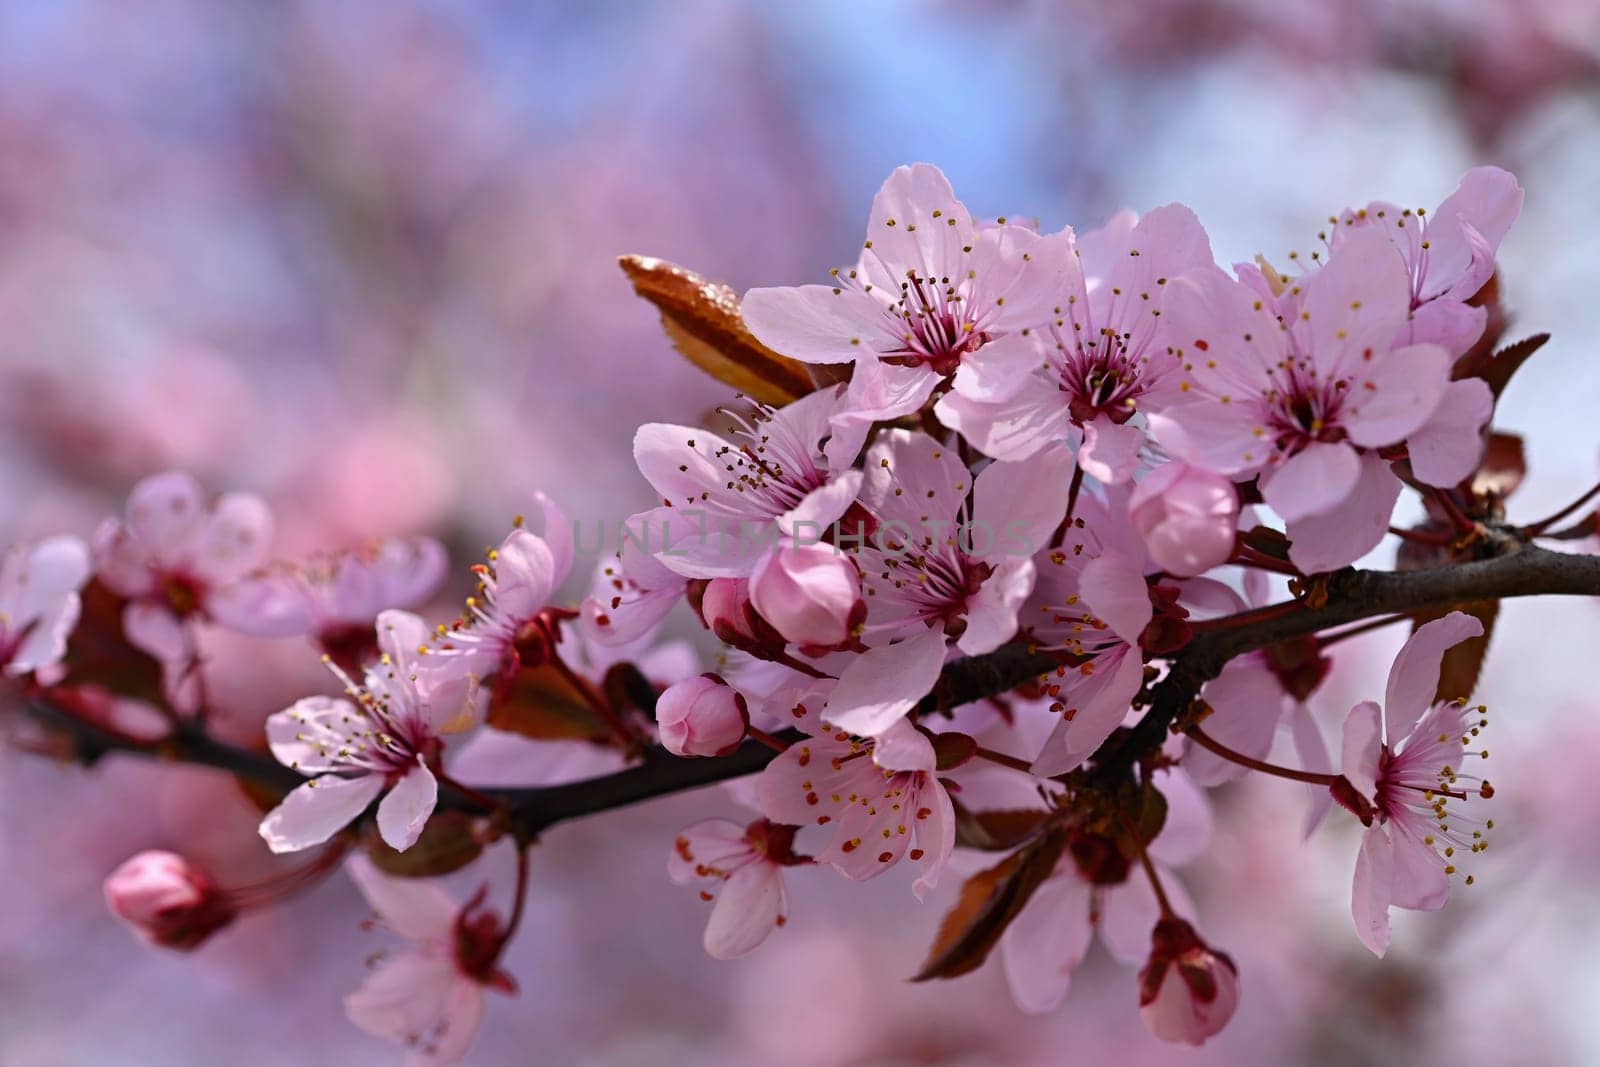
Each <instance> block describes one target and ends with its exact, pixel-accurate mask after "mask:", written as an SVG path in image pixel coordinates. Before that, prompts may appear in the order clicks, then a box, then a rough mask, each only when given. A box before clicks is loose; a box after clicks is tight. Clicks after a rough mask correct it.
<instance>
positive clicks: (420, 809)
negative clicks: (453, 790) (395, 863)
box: [378, 756, 439, 852]
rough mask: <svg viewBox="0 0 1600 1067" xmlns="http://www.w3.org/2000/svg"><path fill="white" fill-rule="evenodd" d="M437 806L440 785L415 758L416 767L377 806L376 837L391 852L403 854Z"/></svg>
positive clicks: (420, 760) (412, 843)
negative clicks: (383, 842) (378, 837)
mask: <svg viewBox="0 0 1600 1067" xmlns="http://www.w3.org/2000/svg"><path fill="white" fill-rule="evenodd" d="M438 802H439V783H438V782H437V781H436V780H435V779H434V777H433V772H432V771H430V770H428V768H427V766H426V765H425V764H424V763H423V762H422V757H421V756H418V757H417V765H416V766H415V767H413V768H412V769H411V770H409V771H407V772H406V773H405V774H404V775H403V776H402V777H401V778H400V780H399V781H398V782H396V783H395V784H394V788H393V789H390V790H389V795H388V796H386V797H384V798H383V802H382V803H380V804H379V805H378V834H379V835H380V836H381V837H382V838H383V839H384V841H386V842H387V843H388V845H389V847H390V848H392V849H394V850H395V851H396V852H404V851H405V850H406V849H408V848H410V847H411V846H412V845H414V844H416V843H417V838H418V837H420V836H422V828H423V827H424V826H426V825H427V824H428V816H430V815H432V814H433V808H434V805H435V804H437V803H438Z"/></svg>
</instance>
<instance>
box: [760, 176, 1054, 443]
mask: <svg viewBox="0 0 1600 1067" xmlns="http://www.w3.org/2000/svg"><path fill="white" fill-rule="evenodd" d="M1069 241H1070V237H1069V235H1067V234H1056V235H1054V236H1052V237H1040V236H1039V235H1038V234H1036V233H1034V232H1033V231H1032V230H1029V229H1026V228H1024V227H1021V226H1015V225H1009V224H1002V225H997V226H978V225H977V224H975V223H974V222H973V219H972V216H971V214H970V213H969V212H968V211H967V209H966V206H965V205H963V204H962V203H961V201H959V200H957V199H956V196H955V191H954V190H952V189H951V187H950V183H949V181H947V180H946V179H945V176H944V175H943V174H942V173H941V172H940V171H939V169H938V168H937V167H933V166H929V165H928V164H925V163H919V164H916V165H914V166H909V167H900V168H897V169H896V170H895V171H894V173H893V174H891V175H889V178H888V180H886V181H885V182H884V183H883V188H881V189H880V190H878V195H877V196H876V197H875V198H874V199H873V201H872V211H871V215H870V216H869V218H868V220H867V238H866V242H865V244H864V247H863V249H862V253H861V258H860V259H859V261H858V262H857V264H856V266H855V267H853V268H849V269H840V270H836V271H834V272H833V284H831V285H802V286H798V287H782V288H773V289H752V290H750V291H749V292H748V293H746V294H745V297H744V303H743V305H742V311H743V314H744V319H745V322H746V323H747V324H748V325H749V327H750V330H751V332H752V333H754V334H755V335H756V337H757V338H759V339H760V340H761V341H762V342H763V343H764V344H766V345H768V346H770V347H772V348H774V349H776V350H777V351H779V352H782V353H784V354H785V355H789V356H793V357H794V358H796V359H800V360H804V361H806V362H808V363H849V362H854V363H855V365H856V369H855V374H854V375H853V376H852V379H851V384H850V393H851V396H852V398H853V400H852V404H851V409H852V410H854V409H864V408H867V409H872V410H871V417H872V418H874V419H889V418H894V417H896V416H899V415H904V414H907V413H909V412H912V411H915V410H917V409H918V408H920V407H921V406H922V404H923V403H924V402H925V401H926V400H927V399H928V397H929V395H930V394H931V393H932V391H933V390H934V388H935V387H937V386H938V385H939V384H940V383H941V382H942V381H943V380H944V378H946V377H947V376H948V375H950V374H951V372H953V371H955V370H956V369H957V368H958V367H959V366H960V365H961V364H962V363H963V362H964V360H965V359H967V358H968V357H969V356H970V355H971V354H972V353H973V352H976V351H978V350H980V349H981V348H983V347H984V346H985V345H986V344H989V343H990V342H992V341H994V340H996V339H997V338H999V337H1002V336H1004V335H1007V334H1013V333H1017V332H1018V331H1021V330H1024V329H1027V328H1029V327H1033V326H1039V325H1042V324H1043V323H1045V322H1047V321H1049V320H1050V319H1051V318H1052V317H1054V315H1055V314H1056V312H1055V309H1056V306H1057V305H1059V304H1060V303H1061V301H1062V299H1063V297H1062V293H1063V286H1064V284H1065V276H1066V272H1067V270H1068V263H1069V261H1070V257H1071V251H1070V246H1069Z"/></svg>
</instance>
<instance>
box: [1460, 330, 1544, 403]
mask: <svg viewBox="0 0 1600 1067" xmlns="http://www.w3.org/2000/svg"><path fill="white" fill-rule="evenodd" d="M1549 340H1550V335H1549V334H1547V333H1536V334H1534V335H1533V336H1532V337H1524V338H1523V339H1522V340H1520V341H1513V342H1512V343H1511V344H1509V345H1506V346H1505V347H1504V348H1502V349H1500V350H1499V351H1498V352H1496V353H1494V355H1492V356H1487V357H1484V358H1481V359H1477V358H1473V354H1471V353H1469V354H1468V355H1467V356H1466V357H1464V358H1463V359H1462V360H1461V361H1460V362H1458V363H1457V364H1456V369H1455V377H1457V378H1482V379H1483V380H1484V381H1486V382H1488V383H1489V389H1490V391H1491V392H1493V393H1494V395H1495V398H1496V399H1499V397H1500V394H1501V393H1504V392H1505V390H1506V384H1507V383H1508V382H1510V381H1511V376H1512V375H1513V374H1515V373H1517V370H1518V368H1520V367H1521V366H1522V365H1523V364H1524V363H1526V362H1528V358H1529V357H1530V356H1532V355H1533V354H1534V353H1535V352H1537V351H1539V349H1541V348H1543V347H1544V346H1545V342H1546V341H1549Z"/></svg>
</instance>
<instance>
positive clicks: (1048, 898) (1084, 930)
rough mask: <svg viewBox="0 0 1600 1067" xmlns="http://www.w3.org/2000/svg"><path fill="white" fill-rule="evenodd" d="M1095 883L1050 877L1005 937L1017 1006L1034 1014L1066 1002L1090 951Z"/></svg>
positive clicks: (1005, 962)
mask: <svg viewBox="0 0 1600 1067" xmlns="http://www.w3.org/2000/svg"><path fill="white" fill-rule="evenodd" d="M1091 893H1092V890H1091V888H1090V886H1089V883H1087V882H1085V881H1083V880H1082V879H1080V878H1078V877H1076V875H1075V874H1074V873H1071V872H1067V873H1062V874H1059V875H1056V876H1055V877H1052V878H1050V879H1048V880H1047V881H1046V882H1045V883H1044V884H1043V885H1041V886H1040V887H1039V888H1038V890H1037V891H1035V892H1034V894H1033V897H1032V899H1030V900H1029V901H1028V903H1027V905H1026V906H1025V907H1024V908H1023V909H1022V913H1021V914H1019V915H1018V916H1017V917H1016V919H1014V920H1013V921H1012V923H1011V925H1010V926H1008V927H1006V932H1005V933H1004V934H1002V935H1001V936H1000V962H1001V966H1002V967H1003V968H1004V970H1005V974H1006V984H1007V985H1008V986H1010V987H1011V999H1012V1000H1015V1001H1016V1002H1017V1007H1019V1008H1021V1009H1022V1010H1023V1011H1025V1012H1028V1013H1030V1014H1033V1015H1038V1014H1042V1013H1044V1012H1048V1011H1054V1010H1055V1009H1056V1008H1057V1007H1059V1006H1060V1004H1061V1002H1062V1000H1064V999H1065V998H1066V995H1067V989H1068V987H1070V986H1071V984H1072V972H1073V970H1074V969H1075V968H1076V967H1077V966H1078V964H1080V963H1082V962H1083V958H1084V956H1086V955H1087V954H1088V952H1089V942H1090V940H1091V939H1092V937H1093V936H1094V926H1093V924H1091V923H1090V921H1089V908H1090V896H1091Z"/></svg>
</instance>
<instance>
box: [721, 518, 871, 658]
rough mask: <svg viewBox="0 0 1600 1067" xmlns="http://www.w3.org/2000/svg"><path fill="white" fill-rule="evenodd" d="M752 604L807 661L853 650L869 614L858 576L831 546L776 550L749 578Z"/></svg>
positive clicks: (782, 547)
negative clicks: (848, 647) (835, 651)
mask: <svg viewBox="0 0 1600 1067" xmlns="http://www.w3.org/2000/svg"><path fill="white" fill-rule="evenodd" d="M723 580H726V579H723ZM750 600H751V602H752V604H754V606H755V609H756V610H757V611H758V612H760V614H761V617H762V618H764V619H765V620H766V621H767V622H769V623H771V624H772V628H773V629H775V630H777V631H778V633H779V634H780V635H782V637H783V638H784V640H786V641H788V642H789V643H790V644H794V645H798V646H799V647H800V650H801V651H802V652H804V653H805V654H807V655H820V654H821V653H824V652H827V651H830V650H832V649H837V648H842V647H844V646H845V645H847V644H849V643H850V642H851V641H852V640H853V638H854V634H855V631H856V629H857V628H858V627H859V626H860V625H861V624H862V622H863V621H864V620H865V618H866V614H867V605H866V601H865V600H864V599H863V597H862V594H861V572H860V570H859V569H858V568H857V566H856V564H855V562H854V561H853V560H852V559H851V558H850V557H849V556H846V555H845V554H843V553H842V552H840V551H839V550H838V549H837V548H835V547H834V546H832V545H822V544H817V545H810V544H799V545H784V546H781V547H779V548H777V549H775V550H774V551H773V552H771V553H770V554H768V556H767V557H766V558H765V559H763V560H762V561H761V562H760V563H759V564H757V565H756V569H755V573H753V574H752V575H751V576H750Z"/></svg>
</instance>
